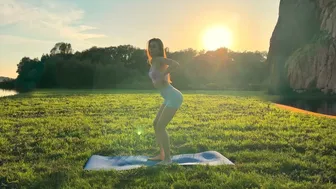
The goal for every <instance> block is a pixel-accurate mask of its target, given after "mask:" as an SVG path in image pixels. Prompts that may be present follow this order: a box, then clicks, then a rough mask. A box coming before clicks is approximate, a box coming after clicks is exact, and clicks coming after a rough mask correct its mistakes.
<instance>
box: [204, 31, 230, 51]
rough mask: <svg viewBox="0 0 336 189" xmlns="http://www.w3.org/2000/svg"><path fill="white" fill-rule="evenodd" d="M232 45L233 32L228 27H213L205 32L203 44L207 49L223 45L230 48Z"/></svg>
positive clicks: (214, 48)
mask: <svg viewBox="0 0 336 189" xmlns="http://www.w3.org/2000/svg"><path fill="white" fill-rule="evenodd" d="M231 45H232V34H231V32H230V30H229V29H227V28H226V27H223V26H215V27H211V28H208V29H207V30H206V32H205V33H204V34H203V46H204V48H205V49H206V50H216V49H218V48H221V47H226V48H230V47H231Z"/></svg>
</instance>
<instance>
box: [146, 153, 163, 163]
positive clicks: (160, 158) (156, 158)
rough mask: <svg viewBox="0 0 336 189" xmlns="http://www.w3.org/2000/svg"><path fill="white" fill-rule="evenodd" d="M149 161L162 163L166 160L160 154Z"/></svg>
mask: <svg viewBox="0 0 336 189" xmlns="http://www.w3.org/2000/svg"><path fill="white" fill-rule="evenodd" d="M148 160H150V161H162V160H164V156H163V155H161V154H159V155H157V156H155V157H151V158H148Z"/></svg>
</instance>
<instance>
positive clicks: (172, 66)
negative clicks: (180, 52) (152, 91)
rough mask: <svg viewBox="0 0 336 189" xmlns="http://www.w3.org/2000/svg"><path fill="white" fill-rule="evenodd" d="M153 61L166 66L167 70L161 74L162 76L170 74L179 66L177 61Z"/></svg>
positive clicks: (158, 58)
mask: <svg viewBox="0 0 336 189" xmlns="http://www.w3.org/2000/svg"><path fill="white" fill-rule="evenodd" d="M155 59H156V60H157V61H159V62H160V63H162V64H167V65H168V68H167V69H166V70H165V71H164V72H163V74H164V75H167V74H168V73H171V72H172V71H173V70H175V69H177V68H178V67H179V66H180V64H179V63H178V62H177V61H175V60H172V59H170V58H163V57H157V58H155Z"/></svg>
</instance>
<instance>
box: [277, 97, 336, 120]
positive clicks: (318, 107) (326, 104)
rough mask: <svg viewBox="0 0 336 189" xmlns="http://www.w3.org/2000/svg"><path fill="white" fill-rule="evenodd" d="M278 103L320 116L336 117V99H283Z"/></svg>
mask: <svg viewBox="0 0 336 189" xmlns="http://www.w3.org/2000/svg"><path fill="white" fill-rule="evenodd" d="M277 103H279V104H283V105H287V106H292V107H294V108H299V109H302V110H307V111H311V112H316V113H320V114H326V115H332V116H336V100H335V99H329V100H324V99H320V100H316V99H314V100H306V99H304V100H302V99H283V100H281V101H278V102H277Z"/></svg>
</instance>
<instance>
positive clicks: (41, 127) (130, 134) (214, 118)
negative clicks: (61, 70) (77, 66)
mask: <svg viewBox="0 0 336 189" xmlns="http://www.w3.org/2000/svg"><path fill="white" fill-rule="evenodd" d="M182 92H183V93H184V104H183V105H182V107H181V109H180V110H179V111H178V113H177V114H176V117H175V118H174V119H173V120H172V122H171V123H170V124H169V126H168V132H169V134H170V136H171V150H172V154H173V155H176V154H182V153H183V154H185V153H197V152H202V151H207V150H215V151H218V152H220V153H221V154H223V155H224V156H225V157H227V158H229V159H230V160H231V161H232V162H234V163H235V165H234V166H227V165H223V166H178V165H172V166H168V167H151V168H139V169H134V170H128V171H114V170H110V171H84V170H83V166H84V164H85V162H86V161H87V160H88V158H89V157H90V156H91V155H93V154H100V155H109V156H117V155H149V156H150V155H156V153H158V149H157V147H156V145H155V140H154V131H153V127H152V122H153V119H154V118H155V115H156V112H157V110H158V108H159V105H160V103H161V102H162V99H161V97H160V96H159V94H158V93H156V92H155V91H128V90H116V91H108V90H106V91H104V90H101V91H90V90H81V91H74V90H59V91H57V90H41V91H35V92H32V93H28V94H20V95H18V96H12V97H5V98H0V131H1V132H0V154H1V156H0V157H1V158H0V188H336V174H335V173H336V134H335V132H334V131H335V127H336V119H333V118H326V117H317V116H314V115H307V114H302V113H298V112H291V111H288V110H284V109H281V108H279V107H277V106H275V105H274V104H272V103H271V102H270V101H267V100H264V99H269V97H267V96H265V95H264V94H262V93H261V92H219V91H217V92H215V91H210V92H205V91H197V92H191V91H182ZM139 133H140V134H139Z"/></svg>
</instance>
